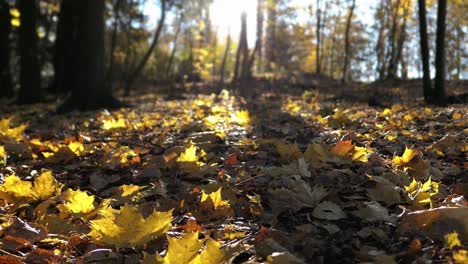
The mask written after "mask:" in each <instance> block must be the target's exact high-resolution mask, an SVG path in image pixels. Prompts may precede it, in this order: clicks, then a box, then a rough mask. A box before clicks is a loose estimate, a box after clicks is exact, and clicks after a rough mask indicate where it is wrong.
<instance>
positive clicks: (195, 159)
mask: <svg viewBox="0 0 468 264" xmlns="http://www.w3.org/2000/svg"><path fill="white" fill-rule="evenodd" d="M198 150H199V149H198V148H197V146H195V145H193V144H192V143H190V146H189V147H188V148H186V149H185V151H183V152H182V153H180V155H179V157H178V158H177V160H176V162H177V165H178V166H179V168H180V169H181V170H183V171H186V172H187V171H193V170H196V169H198V168H199V167H201V166H203V165H205V163H203V162H202V161H200V160H199V159H200V157H203V156H205V152H204V151H203V150H201V151H200V156H197V151H198Z"/></svg>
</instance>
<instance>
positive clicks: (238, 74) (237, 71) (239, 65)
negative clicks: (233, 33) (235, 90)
mask: <svg viewBox="0 0 468 264" xmlns="http://www.w3.org/2000/svg"><path fill="white" fill-rule="evenodd" d="M245 16H246V15H245V13H242V15H241V31H240V34H239V45H238V46H237V51H236V61H235V65H234V78H233V79H232V82H233V83H235V82H237V81H238V80H239V79H242V77H243V71H244V67H243V66H244V65H243V60H242V58H243V55H244V54H245V52H244V51H245V48H244V45H246V43H245V42H246V41H245V37H246V35H247V34H246V32H245V27H244V26H245V24H244V21H245Z"/></svg>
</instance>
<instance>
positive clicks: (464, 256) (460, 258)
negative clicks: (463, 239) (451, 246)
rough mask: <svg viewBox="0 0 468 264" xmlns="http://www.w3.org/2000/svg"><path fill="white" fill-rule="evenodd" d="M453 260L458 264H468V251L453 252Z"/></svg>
mask: <svg viewBox="0 0 468 264" xmlns="http://www.w3.org/2000/svg"><path fill="white" fill-rule="evenodd" d="M453 260H455V263H457V264H466V263H468V250H464V249H460V250H457V251H455V252H453Z"/></svg>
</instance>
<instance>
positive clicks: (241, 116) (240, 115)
mask: <svg viewBox="0 0 468 264" xmlns="http://www.w3.org/2000/svg"><path fill="white" fill-rule="evenodd" d="M231 119H232V121H233V122H236V123H237V124H239V125H241V126H242V125H247V124H248V123H250V113H249V111H248V110H243V111H236V112H235V113H234V114H232V116H231Z"/></svg>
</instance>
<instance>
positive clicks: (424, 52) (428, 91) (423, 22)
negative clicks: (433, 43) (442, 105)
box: [418, 0, 432, 103]
mask: <svg viewBox="0 0 468 264" xmlns="http://www.w3.org/2000/svg"><path fill="white" fill-rule="evenodd" d="M418 6H419V10H418V13H419V44H420V46H421V60H422V68H423V93H424V100H425V101H426V103H430V102H431V101H432V87H431V71H430V68H429V44H428V40H427V19H426V1H425V0H418Z"/></svg>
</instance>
